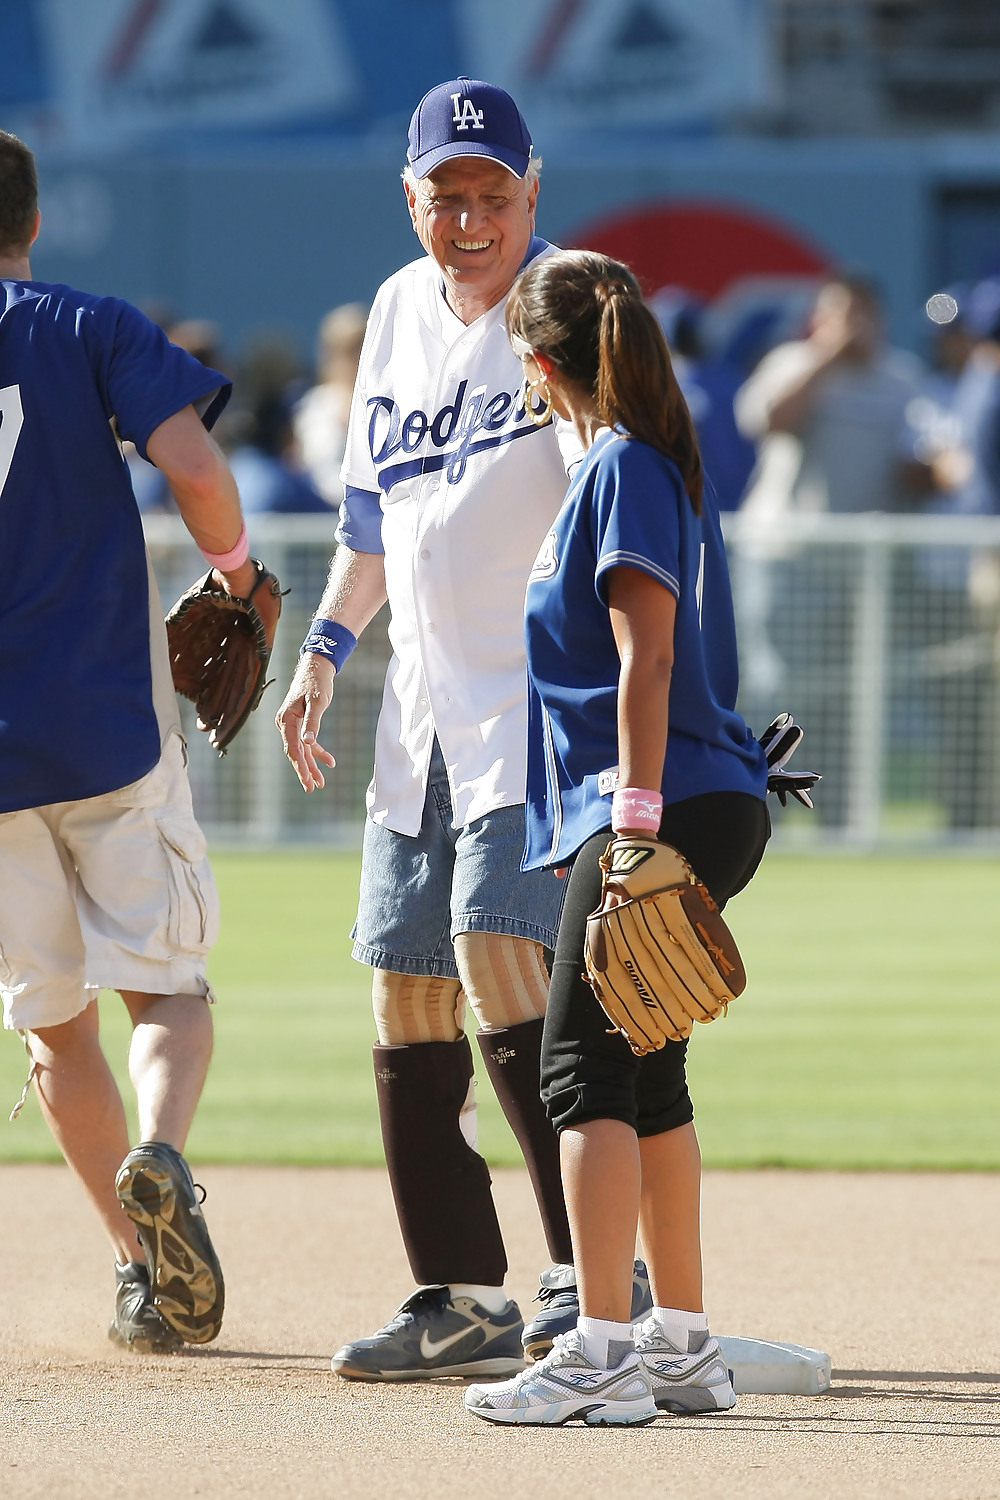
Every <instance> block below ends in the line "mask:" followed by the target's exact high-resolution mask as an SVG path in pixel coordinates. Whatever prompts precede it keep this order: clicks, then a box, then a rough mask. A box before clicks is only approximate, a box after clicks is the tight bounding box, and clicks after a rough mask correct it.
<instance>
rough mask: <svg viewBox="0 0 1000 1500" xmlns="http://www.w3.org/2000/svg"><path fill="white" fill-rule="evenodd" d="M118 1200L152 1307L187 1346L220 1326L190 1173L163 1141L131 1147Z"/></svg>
mask: <svg viewBox="0 0 1000 1500" xmlns="http://www.w3.org/2000/svg"><path fill="white" fill-rule="evenodd" d="M115 1187H116V1189H117V1191H118V1201H119V1202H120V1203H121V1206H122V1208H123V1209H124V1210H125V1212H126V1213H127V1214H128V1216H129V1218H130V1219H131V1220H132V1223H133V1224H134V1225H135V1228H136V1233H137V1234H138V1236H139V1242H140V1244H141V1245H142V1248H143V1250H144V1251H145V1252H146V1269H147V1270H148V1272H149V1284H150V1287H151V1289H152V1295H153V1305H154V1307H155V1308H156V1311H157V1312H158V1313H159V1314H160V1317H161V1318H163V1319H164V1321H165V1322H166V1323H168V1324H169V1325H170V1327H171V1328H172V1329H174V1331H175V1332H176V1333H178V1334H180V1337H181V1338H182V1339H183V1340H184V1342H185V1343H186V1344H207V1343H209V1342H210V1340H212V1339H214V1338H215V1336H216V1335H217V1333H218V1332H219V1329H220V1328H221V1327H222V1310H223V1307H224V1306H225V1299H226V1293H225V1287H224V1284H223V1280H222V1268H221V1266H220V1265H219V1258H218V1256H217V1255H216V1253H215V1250H214V1248H213V1245H212V1241H211V1239H210V1238H209V1234H208V1226H207V1224H206V1223H205V1216H204V1214H203V1213H202V1211H201V1204H202V1201H203V1197H204V1190H202V1198H201V1199H199V1197H198V1192H197V1190H196V1187H195V1184H194V1182H193V1181H192V1179H191V1171H190V1168H189V1167H188V1164H187V1162H186V1161H185V1160H184V1158H183V1156H182V1155H181V1154H180V1152H179V1151H175V1150H174V1148H173V1146H168V1145H166V1144H165V1143H164V1142H163V1141H143V1142H142V1143H141V1144H140V1145H138V1146H136V1147H134V1149H133V1150H131V1151H130V1152H129V1153H128V1155H127V1156H126V1158H125V1160H124V1161H123V1162H122V1164H121V1166H120V1167H119V1169H118V1176H117V1177H116V1178H115Z"/></svg>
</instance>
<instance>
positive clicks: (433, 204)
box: [403, 156, 538, 323]
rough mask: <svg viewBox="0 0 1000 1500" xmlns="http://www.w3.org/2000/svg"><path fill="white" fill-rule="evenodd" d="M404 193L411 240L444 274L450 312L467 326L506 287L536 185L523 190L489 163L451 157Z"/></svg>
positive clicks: (522, 248) (524, 243) (519, 181)
mask: <svg viewBox="0 0 1000 1500" xmlns="http://www.w3.org/2000/svg"><path fill="white" fill-rule="evenodd" d="M403 185H404V187H405V189H406V201H407V204H408V206H409V210H410V219H411V220H412V223H413V228H414V229H415V231H416V233H417V237H418V238H419V240H420V243H421V244H422V245H423V247H424V249H425V250H426V251H427V253H428V255H432V256H433V257H434V259H435V260H436V261H437V263H438V265H439V266H440V267H441V270H442V271H443V273H444V280H445V294H446V296H447V299H448V303H449V305H450V306H451V308H452V309H453V310H454V311H455V312H456V313H457V314H458V316H459V317H460V318H461V319H462V321H463V322H464V323H471V322H473V321H474V320H475V319H476V318H478V317H480V316H481V315H482V314H483V313H484V312H486V311H488V309H489V308H491V307H495V306H496V304H497V303H498V302H500V301H501V300H502V299H503V298H504V297H506V295H507V293H508V292H509V291H510V288H511V286H512V285H513V282H514V278H515V276H516V275H517V272H518V269H519V267H520V265H521V262H522V260H523V259H524V257H525V254H526V252H527V249H528V243H529V241H530V239H531V236H532V234H533V232H534V228H535V200H536V198H537V197H538V182H537V180H536V181H535V182H533V183H532V184H531V185H530V186H529V185H528V183H527V182H526V181H525V179H524V178H522V177H515V176H514V175H513V173H511V172H508V171H507V168H506V167H502V166H500V164H499V163H498V162H495V161H490V160H489V158H488V157H483V156H457V157H453V158H452V160H451V161H446V162H442V164H441V166H439V167H435V169H434V171H433V172H430V173H428V175H427V176H426V177H423V178H421V179H420V180H419V181H418V182H417V183H416V184H415V185H411V184H410V183H408V182H404V184H403Z"/></svg>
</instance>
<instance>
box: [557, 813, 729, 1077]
mask: <svg viewBox="0 0 1000 1500" xmlns="http://www.w3.org/2000/svg"><path fill="white" fill-rule="evenodd" d="M601 869H602V870H603V871H604V880H603V885H602V891H601V904H600V906H599V907H598V909H597V911H595V912H592V913H591V915H590V916H589V917H588V919H587V936H586V941H585V944H584V960H585V963H586V967H587V976H586V977H587V979H588V980H589V982H590V984H591V986H592V988H593V991H594V994H595V995H596V996H597V998H598V1000H599V1001H600V1002H601V1005H602V1006H603V1008H604V1011H605V1013H606V1015H607V1017H608V1020H609V1021H611V1022H612V1023H613V1026H614V1029H615V1030H616V1031H620V1032H621V1034H622V1036H623V1037H625V1039H626V1041H627V1042H628V1044H629V1046H630V1047H631V1048H632V1051H633V1052H634V1053H636V1055H637V1056H639V1057H642V1056H643V1055H644V1054H645V1053H647V1052H656V1051H658V1050H659V1048H660V1047H662V1046H663V1044H664V1043H665V1042H668V1041H680V1040H681V1039H682V1038H683V1037H686V1036H689V1035H690V1034H691V1029H692V1027H693V1025H694V1023H695V1021H714V1020H715V1017H716V1016H717V1015H719V1014H720V1013H721V1012H722V1011H724V1010H725V1009H726V1007H727V1005H728V1004H729V1002H730V1000H734V999H735V998H736V996H737V995H740V994H742V993H743V990H744V989H745V988H746V982H747V977H746V973H745V971H744V968H743V960H742V959H741V958H740V954H739V949H738V948H737V947H736V943H735V942H734V940H733V935H732V933H731V932H730V931H729V928H728V927H727V926H726V924H725V922H724V921H723V920H722V916H721V914H720V912H719V908H718V907H717V906H716V904H715V902H714V901H713V900H712V898H711V896H710V895H709V893H708V891H707V890H706V889H705V887H704V886H703V885H702V883H701V881H700V880H699V879H698V877H697V876H696V875H695V873H694V871H693V870H692V868H691V866H690V865H689V864H688V862H687V860H686V859H684V857H683V855H681V854H679V853H678V852H677V850H676V849H674V848H672V847H671V845H670V844H661V843H660V842H659V840H658V839H645V838H616V839H612V840H611V842H610V844H609V845H608V847H607V849H606V850H605V851H604V853H603V855H602V856H601Z"/></svg>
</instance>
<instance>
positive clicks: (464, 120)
mask: <svg viewBox="0 0 1000 1500" xmlns="http://www.w3.org/2000/svg"><path fill="white" fill-rule="evenodd" d="M451 98H452V103H453V104H454V106H455V113H454V114H453V115H452V117H451V118H452V121H453V123H454V126H455V129H456V130H468V128H469V126H470V125H471V126H472V128H473V130H484V129H485V126H484V124H483V116H484V113H485V111H483V110H481V109H477V108H476V106H475V105H474V104H473V102H472V100H471V99H469V98H465V99H462V96H461V94H452V96H451ZM460 100H461V104H462V107H461V109H459V107H458V106H459V101H460Z"/></svg>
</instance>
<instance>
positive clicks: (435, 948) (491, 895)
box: [351, 742, 565, 979]
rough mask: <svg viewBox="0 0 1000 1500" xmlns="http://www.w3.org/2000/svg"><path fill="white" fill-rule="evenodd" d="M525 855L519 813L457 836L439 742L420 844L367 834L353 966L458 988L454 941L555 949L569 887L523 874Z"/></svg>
mask: <svg viewBox="0 0 1000 1500" xmlns="http://www.w3.org/2000/svg"><path fill="white" fill-rule="evenodd" d="M523 852H524V808H523V807H522V806H517V807H501V808H497V809H496V811H495V812H490V813H487V814H486V816H485V817H482V818H476V819H475V821H474V822H472V823H469V824H467V825H466V826H465V827H464V828H454V827H452V809H451V791H450V788H449V786H448V773H447V771H446V769H445V764H444V758H443V756H442V755H441V751H440V749H439V748H438V745H437V743H436V742H435V745H434V751H433V754H432V755H431V764H430V772H429V775H428V779H427V796H426V800H425V802H424V815H423V819H422V821H421V824H420V832H419V833H418V834H417V836H416V838H412V837H410V836H409V835H407V834H404V833H396V832H394V831H393V829H391V828H384V827H383V826H382V825H381V824H380V823H373V822H372V821H371V820H370V819H369V821H368V822H367V823H366V824H365V841H364V850H363V853H362V859H361V894H360V897H359V901H358V919H357V921H356V922H355V924H354V930H353V932H352V933H351V937H352V938H353V939H354V948H353V953H354V957H355V958H356V959H358V960H360V962H361V963H365V964H371V965H372V967H373V968H376V969H390V970H392V972H393V973H396V974H435V975H438V976H441V977H444V978H451V979H457V978H458V969H457V967H456V965H455V950H454V948H453V947H452V941H451V940H452V938H453V936H454V935H455V933H457V932H502V933H506V934H509V935H510V936H511V937H519V938H527V939H528V940H529V941H531V942H534V943H542V944H544V945H545V946H546V947H548V948H554V947H555V942H556V934H557V932H558V929H559V912H560V909H561V907H562V899H563V889H564V886H565V881H562V880H559V879H558V878H557V876H556V875H555V874H553V872H552V871H551V870H530V871H528V872H527V873H525V872H523V871H522V870H521V856H522V854H523Z"/></svg>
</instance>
